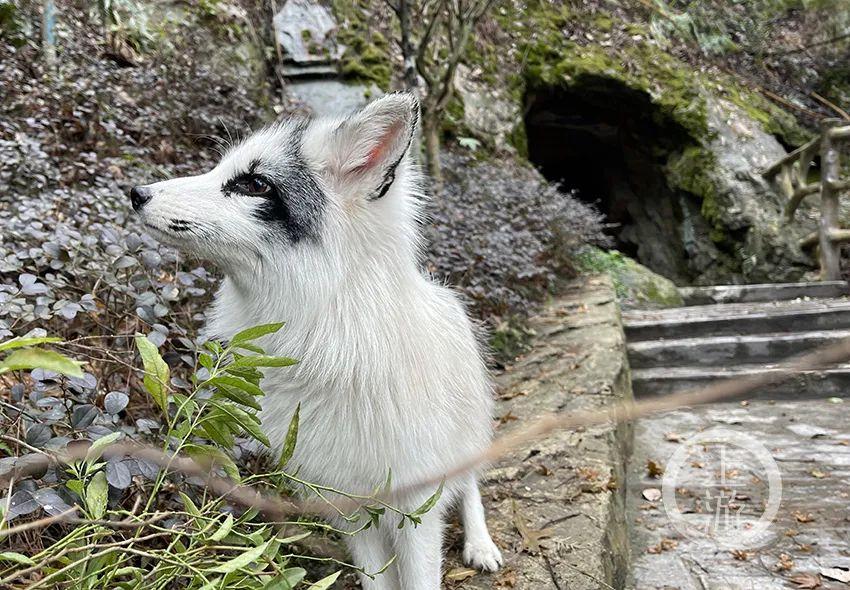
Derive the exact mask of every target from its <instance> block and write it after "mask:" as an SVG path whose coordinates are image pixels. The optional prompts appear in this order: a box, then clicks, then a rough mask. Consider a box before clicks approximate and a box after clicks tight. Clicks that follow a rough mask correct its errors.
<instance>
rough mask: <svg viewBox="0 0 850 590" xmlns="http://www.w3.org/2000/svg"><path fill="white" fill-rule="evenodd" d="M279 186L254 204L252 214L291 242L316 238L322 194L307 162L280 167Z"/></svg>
mask: <svg viewBox="0 0 850 590" xmlns="http://www.w3.org/2000/svg"><path fill="white" fill-rule="evenodd" d="M276 184H277V186H278V187H286V189H285V190H282V189H280V188H277V189H276V190H274V191H273V192H272V194H271V196H269V197H268V198H266V199H263V200H262V201H260V202H259V203H258V204H257V207H256V208H255V209H254V217H256V218H257V219H259V220H260V221H262V222H264V223H267V224H269V225H272V226H273V227H275V228H277V229H280V230H282V231H283V233H284V235H285V236H286V238H287V239H288V241H289V242H290V243H293V244H294V243H296V242H300V241H301V240H303V239H305V238H310V239H318V238H319V225H320V223H321V220H322V211H323V210H324V208H325V199H326V197H325V194H324V192H322V189H321V188H320V187H319V184H318V182H316V179H315V178H314V177H313V174H312V173H311V172H310V170H309V169H308V168H307V166H306V165H305V164H303V163H301V162H297V161H296V162H293V163H290V164H289V165H287V166H286V168H285V169H284V170H282V171H281V178H280V179H279V180H276Z"/></svg>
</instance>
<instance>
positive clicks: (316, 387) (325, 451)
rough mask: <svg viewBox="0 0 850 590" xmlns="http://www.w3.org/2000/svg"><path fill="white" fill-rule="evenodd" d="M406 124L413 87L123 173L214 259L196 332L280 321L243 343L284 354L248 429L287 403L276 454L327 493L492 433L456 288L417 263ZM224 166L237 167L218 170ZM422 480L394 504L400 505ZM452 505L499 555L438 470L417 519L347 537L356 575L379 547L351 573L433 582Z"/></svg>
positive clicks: (161, 229) (170, 230) (153, 208)
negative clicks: (155, 177) (212, 153)
mask: <svg viewBox="0 0 850 590" xmlns="http://www.w3.org/2000/svg"><path fill="white" fill-rule="evenodd" d="M417 121H418V104H417V103H416V100H415V99H414V98H413V97H411V96H410V95H407V94H392V95H388V96H386V97H384V98H381V99H379V100H377V101H375V102H373V103H372V104H371V105H369V106H367V107H366V108H365V109H364V110H362V111H361V112H359V113H356V114H354V115H352V116H351V117H349V118H346V119H335V120H331V119H319V120H312V121H307V122H290V123H284V124H276V125H274V126H271V127H268V128H266V129H264V130H262V131H259V132H258V133H256V134H254V135H253V136H251V137H249V138H248V139H247V140H245V141H244V142H242V143H241V144H240V145H238V146H236V147H235V148H233V149H231V150H230V151H229V153H227V154H226V155H225V157H224V158H223V160H222V161H221V163H220V164H219V165H218V166H217V167H216V168H215V169H213V170H212V171H210V172H207V173H206V174H202V175H200V176H194V177H189V178H178V179H174V180H169V181H165V182H160V183H156V184H153V185H149V186H147V187H140V188H141V189H143V190H142V194H143V196H144V199H141V198H140V199H138V201H139V202H134V205H135V206H137V209H138V210H139V211H140V214H141V216H142V218H143V220H144V221H145V223H146V225H148V226H149V227H150V228H151V229H152V231H153V232H154V233H155V234H156V235H157V236H159V237H160V238H162V239H164V240H165V241H168V242H170V243H173V244H175V245H177V246H179V247H181V248H184V249H186V250H188V251H191V252H193V253H196V254H199V255H201V256H204V257H207V258H210V259H211V260H213V261H214V262H217V263H218V264H219V265H220V266H221V268H222V269H223V271H224V273H225V275H226V278H225V279H224V282H223V284H222V286H221V288H220V290H219V292H218V294H217V295H216V298H215V303H214V305H213V308H212V312H211V316H210V322H209V325H208V331H209V333H210V334H211V335H214V336H217V337H222V338H228V337H231V336H233V335H234V334H235V333H236V332H238V331H240V330H243V329H245V328H248V327H251V326H254V325H257V324H263V323H269V322H276V321H285V322H286V326H285V327H284V328H283V329H282V330H281V331H279V332H278V333H277V334H274V335H271V336H268V337H266V338H265V340H263V341H261V343H260V344H261V345H262V346H263V347H264V348H265V349H266V351H267V352H270V353H273V354H278V355H283V356H291V357H295V358H297V359H299V360H300V362H299V363H298V364H297V365H295V366H292V367H287V368H282V369H277V370H274V371H268V372H267V375H266V378H265V380H264V383H263V386H264V389H265V391H266V396H265V397H264V398H263V412H262V423H263V427H264V429H265V430H266V432H267V434H268V437H269V439H270V440H271V441H272V444H274V445H280V444H281V443H282V441H283V439H284V436H285V433H286V429H287V427H288V425H289V421H290V419H291V418H292V415H293V413H294V411H295V408H296V406H297V405H298V404H299V403H300V404H301V420H300V423H301V428H300V432H299V439H298V444H297V448H296V450H295V455H294V457H293V459H292V462H291V463H290V465H295V466H298V468H299V474H300V476H301V477H303V478H305V479H307V480H311V481H314V482H318V483H322V484H325V485H329V486H333V487H336V488H339V489H342V490H348V491H355V492H363V491H368V490H373V489H375V488H377V487H378V486H380V485H381V484H382V483H383V482H384V481H385V480H386V477H387V473H388V471H391V473H392V482H393V488H394V489H397V490H398V489H402V488H405V487H406V486H408V485H409V484H412V483H415V482H419V481H421V480H422V478H424V477H430V476H433V475H435V474H440V473H445V472H446V471H448V470H449V469H450V468H451V467H453V466H456V465H457V464H459V463H461V462H463V461H464V460H466V459H468V458H469V457H471V456H474V455H476V454H478V453H480V452H481V451H482V450H483V449H484V448H486V447H487V445H488V444H489V442H490V440H491V436H492V410H493V401H492V392H491V385H490V382H489V378H488V375H487V371H486V368H485V365H484V362H483V361H482V355H481V351H480V348H479V344H478V342H477V341H476V338H475V335H474V331H473V327H472V325H471V323H470V321H469V319H468V318H467V315H466V312H465V310H464V308H463V306H462V305H461V303H460V302H459V300H458V297H457V296H456V295H455V293H453V292H452V291H451V290H450V289H448V288H446V287H444V286H442V285H440V284H437V283H435V282H434V281H433V280H431V279H430V278H428V277H426V276H424V275H423V273H422V272H421V270H420V267H419V261H418V257H419V241H420V232H419V225H420V219H419V217H420V206H421V200H422V197H421V192H420V184H421V178H420V175H419V172H418V168H417V167H416V166H415V165H414V164H413V163H412V161H411V158H410V153H409V152H410V149H411V138H412V137H413V136H414V133H415V127H416V125H417ZM249 170H251V171H252V172H251V173H252V174H256V175H257V176H259V177H260V178H262V179H267V180H268V179H270V181H272V182H273V183H274V184H275V185H276V189H275V190H276V191H277V193H276V196H277V197H279V198H280V199H282V200H283V201H284V203H283V204H282V205H281V206H280V207H281V208H279V209H278V210H276V211H272V209H273V207H274V206H277V204H275V203H264V202H263V203H262V206H261V207H260V205H261V201H262V199H263V198H268V197H263V196H257V195H254V194H253V193H252V194H249V195H246V194H242V193H244V192H246V191H245V190H244V189H245V187H246V186H247V187H249V188H250V187H255V188H256V187H260V188H263V185H262V183H261V184H259V185H248V184H245V183H246V182H251V181H250V179H249V180H244V178H247V177H245V172H246V171H249ZM305 174H308V175H310V176H311V178H309V179H308V178H305V177H304V175H305ZM240 175H242V176H240ZM296 176H298V178H296ZM233 178H237V179H239V178H243V180H241V181H235V184H232V185H228V182H229V181H231V180H232V179H233ZM240 183H241V184H240ZM227 186H229V187H231V188H227V189H225V188H223V187H227ZM233 187H235V188H233ZM137 190H138V189H137ZM317 190H318V192H316V191H317ZM240 191H241V192H240ZM255 192H256V191H255ZM295 193H298V194H295ZM305 193H307V194H305ZM141 201H145V202H144V203H142V202H141ZM314 201H318V202H314ZM258 207H260V208H259V209H258ZM276 215H277V216H278V217H275V216H276ZM433 491H434V490H433V489H424V490H421V491H417V492H408V493H405V494H402V495H399V494H398V493H397V494H396V495H395V497H394V498H393V501H394V502H395V503H396V504H397V505H399V506H400V507H402V508H404V509H407V510H410V509H413V508H415V507H417V506H419V505H421V504H422V502H423V501H424V500H425V499H426V498H427V497H428V496H430V495H431V494H432V493H433ZM455 502H457V503H459V505H460V509H461V516H462V520H463V524H464V528H465V535H466V541H465V549H464V558H465V560H466V561H467V562H468V563H470V564H472V565H474V566H477V567H480V568H483V569H487V570H495V569H496V568H497V567H498V566H499V565H500V564H501V560H502V558H501V556H500V554H499V550H498V549H497V548H496V546H495V545H494V543H493V542H492V540H491V538H490V535H489V533H488V531H487V526H486V523H485V520H484V509H483V507H482V504H481V498H480V495H479V492H478V487H477V482H476V478H475V477H474V476H473V475H466V476H463V477H460V478H456V479H454V480H452V481H448V482H446V485H445V491H444V492H443V494H442V496H441V499H440V501H439V502H438V504H437V505H436V506H435V507H434V509H433V510H431V511H430V512H428V513H427V514H425V515H424V517H423V519H422V524H421V525H420V526H418V527H416V528H414V527H412V526H410V525H407V526H405V527H404V528H403V529H398V528H397V526H396V525H397V519H395V518H384V519H382V520H381V522H380V524H379V526H378V527H376V528H370V529H368V530H366V531H364V532H361V533H358V534H357V535H354V536H352V537H351V538H349V540H348V543H349V548H350V551H351V554H352V558H353V559H354V561H355V563H356V564H357V565H359V566H361V567H362V568H364V570H365V571H366V572H369V573H374V572H376V571H378V570H379V569H380V568H381V567H383V566H384V565H385V564H386V563H387V562H388V561H389V560H390V559H391V557H392V556H393V555H396V561H395V563H394V564H393V565H392V566H391V567H390V569H389V570H388V571H387V572H386V573H385V574H382V575H378V576H376V577H375V579H374V580H373V579H371V578H369V577H368V576H362V584H363V587H364V588H370V589H386V590H390V589H392V590H397V589H402V590H436V589H438V588H439V587H440V579H441V571H440V570H441V559H442V549H441V541H442V532H443V521H444V514H445V511H446V509H447V508H448V507H449V506H450V505H451V504H452V503H455ZM336 524H342V523H336Z"/></svg>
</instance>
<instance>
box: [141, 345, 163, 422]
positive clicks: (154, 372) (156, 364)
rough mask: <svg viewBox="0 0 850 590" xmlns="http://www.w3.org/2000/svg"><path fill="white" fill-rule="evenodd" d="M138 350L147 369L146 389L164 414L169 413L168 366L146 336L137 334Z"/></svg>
mask: <svg viewBox="0 0 850 590" xmlns="http://www.w3.org/2000/svg"><path fill="white" fill-rule="evenodd" d="M136 348H138V349H139V354H140V355H141V356H142V364H143V365H144V367H145V379H144V383H145V389H146V390H147V391H148V393H149V394H150V395H151V397H152V398H153V401H155V402H156V405H158V406H159V408H160V409H161V410H162V411H163V412H167V411H168V375H169V371H168V365H167V364H165V361H164V360H162V357H161V356H159V350H157V348H156V345H154V343H153V342H151V341H150V340H148V339H147V337H146V336H145V335H144V334H136Z"/></svg>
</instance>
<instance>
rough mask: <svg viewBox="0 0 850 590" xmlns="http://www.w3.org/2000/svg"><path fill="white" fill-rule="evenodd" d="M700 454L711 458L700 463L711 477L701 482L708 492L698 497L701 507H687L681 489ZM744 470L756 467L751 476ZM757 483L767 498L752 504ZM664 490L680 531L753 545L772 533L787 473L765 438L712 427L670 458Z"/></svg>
mask: <svg viewBox="0 0 850 590" xmlns="http://www.w3.org/2000/svg"><path fill="white" fill-rule="evenodd" d="M695 453H698V454H699V456H700V457H705V456H708V457H709V461H710V463H711V464H710V465H708V467H707V469H706V466H704V465H702V464H701V463H699V467H700V468H701V469H702V470H703V473H710V474H711V478H710V479H711V481H709V482H708V483H706V482H704V481H703V482H701V485H702V486H703V487H704V488H705V489H704V494H703V495H702V497H700V498H697V499H695V502H694V503H695V505H697V506H698V508H699V509H698V510H693V509H683V508H682V506H680V504H679V501H678V498H677V490H683V489H686V488H688V487H689V485H690V484H691V483H692V482H690V481H689V479H690V478H689V476H688V474H687V473H686V471H687V470H688V468H689V467H691V466H693V465H694V464H695V463H697V461H694V460H693V456H694V454H695ZM741 472H745V473H749V472H752V476H751V477H750V478H749V479H748V478H746V477H741ZM756 484H760V486H761V487H762V488H764V489H763V494H762V495H763V496H764V499H763V502H761V504H760V505H757V506H756V507H753V505H752V503H748V502H747V500H749V499H750V495H749V494H748V493H746V492H748V491H750V489H751V488H753V486H755V485H756ZM661 491H662V501H663V504H664V510H665V512H666V513H667V517H668V518H669V519H670V522H671V523H672V525H673V526H674V527H675V528H676V530H677V531H678V532H679V533H681V534H682V535H684V536H685V537H688V538H692V539H697V538H699V539H709V540H711V541H713V542H714V543H716V544H717V545H718V546H719V547H720V548H723V549H748V548H753V547H759V546H762V545H764V544H766V543H767V542H768V541H769V539H770V538H771V535H770V533H769V528H770V525H771V523H772V522H773V520H774V518H775V517H776V514H777V512H778V511H779V505H780V502H781V501H782V478H781V475H780V472H779V467H778V466H777V464H776V461H774V460H773V457H772V456H771V454H770V451H768V450H767V448H765V446H764V445H762V444H761V443H760V442H758V441H757V440H755V439H754V438H752V437H750V436H747V435H746V434H743V433H740V432H733V431H730V430H725V429H722V428H713V429H711V430H707V431H705V432H701V433H699V434H697V435H695V436H692V437H691V438H689V439H688V440H686V441H684V443H683V444H682V445H681V446H679V447H678V448H677V450H676V452H675V453H673V456H672V457H671V458H670V460H669V461H668V462H667V466H666V469H665V471H664V478H663V480H662V485H661ZM745 505H746V506H747V507H748V508H749V509H748V510H746V511H745V510H744V507H745ZM753 510H755V512H754V511H753Z"/></svg>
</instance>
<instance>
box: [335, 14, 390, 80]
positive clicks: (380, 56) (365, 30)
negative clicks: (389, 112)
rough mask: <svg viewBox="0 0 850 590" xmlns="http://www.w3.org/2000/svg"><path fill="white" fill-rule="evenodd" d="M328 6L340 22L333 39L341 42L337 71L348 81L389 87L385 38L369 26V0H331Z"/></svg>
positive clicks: (387, 50)
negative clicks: (342, 46) (342, 51)
mask: <svg viewBox="0 0 850 590" xmlns="http://www.w3.org/2000/svg"><path fill="white" fill-rule="evenodd" d="M331 7H332V10H333V13H334V16H335V17H336V19H337V20H338V21H339V23H340V25H341V26H340V28H339V32H338V33H337V39H338V40H339V41H340V42H341V43H342V44H343V45H345V53H343V55H342V59H341V61H340V72H341V73H342V75H343V76H344V77H345V78H346V79H348V80H351V81H355V82H362V83H369V82H372V83H374V84H376V85H377V86H378V87H379V88H380V89H381V90H384V91H386V90H389V88H390V82H391V79H392V58H391V51H390V44H389V42H388V41H387V38H386V37H385V36H384V35H383V34H382V33H381V32H380V31H378V30H374V29H373V28H370V27H369V24H368V12H369V10H370V5H369V2H368V1H366V0H360V1H359V2H350V1H348V0H333V1H332V2H331Z"/></svg>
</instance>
